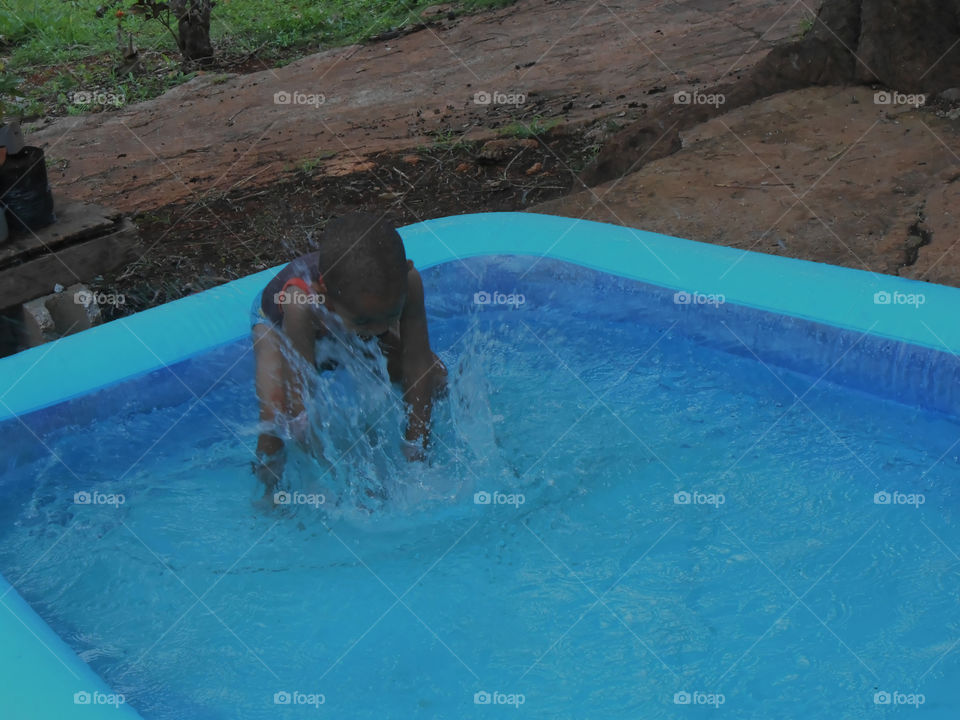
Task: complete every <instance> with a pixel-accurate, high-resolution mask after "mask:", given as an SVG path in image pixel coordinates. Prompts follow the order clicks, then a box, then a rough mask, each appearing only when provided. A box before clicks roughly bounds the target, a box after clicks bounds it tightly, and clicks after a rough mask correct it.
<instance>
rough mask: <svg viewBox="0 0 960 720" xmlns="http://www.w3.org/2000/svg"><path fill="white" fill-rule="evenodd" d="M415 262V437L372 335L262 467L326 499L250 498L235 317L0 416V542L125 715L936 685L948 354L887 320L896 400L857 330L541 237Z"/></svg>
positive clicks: (869, 693)
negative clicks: (524, 247)
mask: <svg viewBox="0 0 960 720" xmlns="http://www.w3.org/2000/svg"><path fill="white" fill-rule="evenodd" d="M424 279H425V285H426V288H427V293H428V311H429V313H430V318H431V328H430V329H431V340H432V344H433V346H434V347H435V349H437V351H438V352H439V353H440V354H441V356H442V357H443V358H444V360H445V361H446V363H447V365H448V367H449V369H450V372H451V378H452V382H451V387H452V392H451V395H450V397H449V398H448V399H447V400H446V401H444V402H443V403H442V404H441V406H440V407H439V408H438V412H437V417H436V428H435V434H436V437H437V440H436V442H435V447H434V451H433V456H432V459H431V462H430V463H429V464H428V465H427V466H424V465H419V464H414V465H411V464H407V463H406V462H405V461H403V460H402V459H401V458H402V456H401V454H400V450H399V437H400V426H401V417H402V416H401V413H400V410H399V408H398V407H397V406H396V404H395V403H394V402H392V401H391V399H390V395H389V394H388V392H387V391H386V390H385V388H384V387H383V386H382V384H380V381H379V380H378V379H377V377H376V376H377V368H376V366H375V365H371V368H370V369H372V372H370V369H367V368H364V367H355V368H353V369H354V372H353V373H352V374H351V373H350V372H348V371H347V370H346V369H344V370H341V371H337V372H335V373H328V374H325V375H324V376H323V377H321V378H320V379H319V380H318V386H317V388H316V393H317V394H316V396H315V400H314V412H315V414H316V417H317V418H318V427H317V432H318V433H320V434H322V435H323V437H324V439H325V440H326V442H327V446H328V453H329V457H328V458H327V459H326V460H321V461H316V460H314V459H311V458H309V457H305V456H299V455H296V454H295V455H294V456H293V457H292V458H291V460H290V470H289V472H288V478H287V479H288V481H289V482H290V484H291V490H292V491H293V492H296V493H300V494H301V495H300V497H305V498H306V497H314V496H320V495H322V496H323V498H324V503H323V504H317V505H316V506H313V505H310V504H303V505H300V506H298V507H294V508H284V509H282V510H274V511H272V512H264V511H262V510H260V509H258V508H256V507H255V506H254V502H253V501H254V500H255V499H256V495H257V492H256V490H257V489H256V485H255V481H254V480H253V478H252V475H251V474H250V469H249V463H250V460H251V459H252V454H251V449H252V447H253V445H254V444H255V440H256V432H257V428H256V424H255V420H254V418H255V416H256V404H255V399H254V396H253V390H252V373H253V362H252V355H251V353H250V352H249V350H250V348H249V343H248V342H243V343H237V344H234V345H231V346H227V347H224V348H220V349H218V350H216V351H213V352H211V353H209V354H207V355H205V356H203V357H201V358H194V359H192V360H190V361H188V362H185V363H182V364H181V365H178V366H176V367H174V368H173V369H172V370H163V371H158V372H156V373H153V374H151V375H149V376H147V377H145V378H141V379H139V380H136V381H131V382H127V383H124V384H123V385H121V386H118V387H115V388H112V389H109V390H106V391H101V392H99V393H97V394H96V395H94V396H92V397H88V398H82V399H80V400H76V401H72V402H70V403H68V404H66V405H65V406H61V407H58V408H51V409H49V410H46V411H41V412H39V413H35V414H34V415H31V416H28V417H27V418H25V421H26V423H27V425H28V426H29V427H30V429H29V430H27V429H25V428H24V427H22V426H20V425H19V423H17V422H13V421H8V422H7V423H5V424H4V426H3V427H2V428H0V430H2V431H3V432H4V435H5V437H7V438H10V441H9V442H8V445H7V446H6V447H5V449H4V451H3V456H2V463H3V465H2V467H4V468H5V469H4V472H3V475H2V479H0V498H2V499H3V502H2V503H0V573H2V574H3V575H4V576H5V577H7V578H8V579H9V580H10V581H11V582H12V583H13V584H14V585H15V587H16V588H17V589H18V590H19V592H20V593H21V594H22V595H23V596H24V597H25V598H26V599H27V600H28V601H29V602H30V604H31V605H32V606H33V607H34V608H35V609H37V611H38V612H39V613H40V615H41V616H42V617H43V618H44V619H46V620H47V621H48V622H49V623H50V624H51V625H52V627H53V628H54V629H55V630H56V631H57V632H58V633H59V634H60V635H61V636H62V637H63V638H64V639H66V640H67V642H68V643H69V644H70V645H71V646H72V647H73V648H74V649H76V650H77V652H78V653H79V654H80V655H81V657H82V658H83V659H84V660H86V661H87V662H88V663H90V665H91V666H92V667H93V668H94V669H95V670H96V671H97V672H98V673H99V674H100V675H101V676H102V677H103V678H104V679H105V680H106V681H107V683H108V684H110V685H111V686H112V687H113V688H114V689H116V690H117V691H118V692H121V693H123V694H124V695H125V697H126V699H127V701H128V702H129V703H130V704H131V705H132V706H133V707H134V708H136V709H137V710H138V711H139V712H140V713H141V714H142V716H143V717H144V718H146V719H147V720H154V719H161V718H170V719H173V718H178V719H179V718H197V719H206V718H209V719H211V720H213V719H217V720H219V719H221V718H222V719H224V720H226V719H227V718H288V717H289V718H299V717H321V716H328V717H338V718H419V717H422V718H463V717H477V718H484V717H489V716H490V715H491V713H492V714H503V713H513V714H517V715H521V714H522V715H524V716H530V717H543V718H593V717H596V718H638V717H643V718H682V717H686V716H687V715H688V714H689V713H706V712H709V713H712V715H711V716H716V717H729V718H738V719H743V720H747V719H751V718H757V719H760V718H764V719H766V718H771V717H786V718H820V717H830V716H836V717H843V718H874V717H888V716H892V715H893V714H894V713H896V712H906V711H910V712H912V711H913V707H911V706H906V707H905V706H904V705H903V703H910V702H914V703H916V705H918V706H919V712H920V713H921V715H922V717H924V718H948V717H950V718H953V717H956V713H957V710H958V708H960V689H958V688H957V686H956V683H955V682H953V681H952V680H953V678H955V677H956V676H957V673H958V671H960V650H958V647H960V646H958V641H960V609H958V605H957V601H956V598H957V596H958V593H960V557H958V552H960V531H958V529H957V515H956V510H957V507H958V496H957V492H956V490H955V485H956V483H955V480H956V478H957V477H958V474H960V460H958V456H960V422H958V420H957V417H955V416H954V415H953V414H951V413H949V412H944V411H943V404H942V403H941V402H940V401H939V400H938V398H942V397H946V396H947V395H948V394H949V393H948V391H947V390H946V389H945V390H944V393H938V392H932V393H931V392H929V390H930V389H931V388H934V389H935V388H936V384H937V383H938V382H943V380H942V378H943V377H950V373H943V372H942V370H943V367H942V366H943V364H944V363H956V359H955V358H952V357H951V356H945V355H939V354H936V353H916V354H913V355H911V354H910V353H911V351H910V350H909V349H904V348H896V349H895V352H898V353H902V354H904V356H910V357H912V358H913V362H912V364H911V365H910V367H911V372H912V373H913V380H915V381H916V382H915V383H914V385H916V386H921V387H924V388H926V389H927V395H926V397H927V400H928V401H926V402H921V399H920V398H919V396H918V397H914V396H912V395H911V394H910V393H911V391H910V387H912V385H911V384H910V383H906V382H905V381H904V379H903V378H898V377H897V376H895V374H893V373H890V372H888V371H885V370H884V365H883V363H882V359H883V358H882V356H883V353H884V352H885V350H884V348H887V349H889V344H887V345H884V344H882V343H879V342H876V341H874V340H873V339H871V338H862V337H855V336H854V337H850V336H846V335H844V334H842V333H836V334H834V335H831V334H830V333H829V332H826V331H824V329H823V328H816V327H803V326H801V325H800V324H798V323H796V322H794V321H789V320H786V319H782V318H774V317H769V316H761V315H758V314H755V313H746V312H743V311H741V310H740V309H737V308H734V307H725V306H720V307H711V306H697V307H694V306H684V305H676V304H674V303H673V302H672V301H671V300H670V295H672V293H671V294H669V295H668V294H665V291H663V292H661V291H657V290H655V289H653V288H650V287H647V286H643V285H640V284H638V283H633V282H631V281H627V280H623V279H619V278H613V277H611V276H607V275H603V274H601V273H598V272H594V271H591V270H586V269H583V268H579V267H575V266H572V265H565V264H563V263H560V262H558V261H551V260H540V261H538V262H534V261H533V260H531V259H528V258H500V259H496V258H478V259H472V260H469V261H466V262H464V263H455V264H448V265H445V266H442V267H439V268H433V269H430V270H427V271H425V272H424ZM476 292H487V293H491V294H492V293H496V292H499V293H502V294H503V295H504V296H508V295H511V294H514V295H517V294H522V295H523V300H524V302H523V303H522V304H520V305H515V306H509V305H494V304H486V305H482V306H479V305H476V304H475V302H474V293H476ZM481 299H483V297H481ZM514 300H517V298H516V297H515V298H514ZM758 328H759V331H758ZM758 333H763V337H760V338H758V337H757V335H758ZM744 343H745V344H744ZM747 345H749V346H750V347H751V348H754V349H753V350H748V349H747V347H746V346H747ZM756 348H760V350H759V351H758V350H757V349H756ZM754 353H756V354H754ZM110 361H111V358H109V357H105V358H104V362H110ZM347 365H350V363H347ZM953 367H954V368H955V366H953ZM938 368H939V370H938ZM858 369H859V370H860V371H861V372H860V373H859V374H858V372H857V370H858ZM885 372H886V375H885V374H884V373H885ZM895 400H900V401H902V402H895ZM907 401H909V402H907ZM320 419H327V420H329V423H328V424H327V425H326V426H324V425H323V423H322V422H319V420H320ZM378 420H379V421H378ZM34 434H35V435H36V436H35V435H34ZM331 463H335V464H334V465H333V469H332V470H330V465H331ZM328 470H330V471H329V472H328ZM370 488H373V489H376V490H378V491H382V492H378V493H375V498H374V499H371V498H370V496H369V494H368V493H367V492H366V490H367V489H370ZM83 492H87V493H94V496H93V497H94V500H96V501H102V502H109V501H115V504H112V505H111V504H92V503H91V504H78V503H76V502H75V497H80V498H81V499H82V498H83V496H76V495H75V494H76V493H83ZM477 493H481V494H480V495H479V496H477V495H476V494H477ZM484 493H486V494H489V497H491V498H495V499H496V500H499V501H502V502H491V503H489V504H478V503H477V502H475V499H481V500H483V499H486V498H487V497H488V495H486V494H484ZM877 493H881V495H877ZM883 493H888V494H889V497H890V498H891V502H889V503H884V502H883V501H884V500H885V499H886V498H887V497H888V495H885V494H883ZM380 495H382V496H384V497H385V499H376V497H379V496H380ZM121 496H122V500H123V502H122V504H121V503H119V500H120V497H121ZM688 499H689V502H686V500H688ZM521 501H522V502H521ZM878 501H879V502H878ZM478 693H479V694H478ZM484 693H489V695H486V694H484ZM884 693H889V694H890V695H889V699H890V701H891V702H890V704H885V703H884V701H885V700H887V699H888V696H887V695H884ZM488 698H490V699H491V703H490V705H497V706H496V707H490V706H488V705H487V704H484V703H483V701H484V700H486V699H488ZM687 699H689V700H690V702H689V704H686V703H685V702H684V701H685V700H687ZM286 700H289V701H290V702H289V703H287V702H285V701H286ZM321 700H322V701H323V702H322V703H321ZM477 701H480V702H477ZM509 703H513V704H514V705H513V706H511V705H510V704H509ZM710 703H712V704H713V706H711V705H710ZM897 703H900V704H899V705H898V704H897Z"/></svg>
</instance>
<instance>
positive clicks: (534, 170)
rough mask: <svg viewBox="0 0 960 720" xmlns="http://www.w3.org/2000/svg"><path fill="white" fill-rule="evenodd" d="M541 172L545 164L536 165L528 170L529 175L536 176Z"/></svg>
mask: <svg viewBox="0 0 960 720" xmlns="http://www.w3.org/2000/svg"><path fill="white" fill-rule="evenodd" d="M541 170H543V163H534V164H533V165H531V166H530V167H528V168H527V175H536V174H537V173H538V172H540V171H541Z"/></svg>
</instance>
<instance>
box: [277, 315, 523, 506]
mask: <svg viewBox="0 0 960 720" xmlns="http://www.w3.org/2000/svg"><path fill="white" fill-rule="evenodd" d="M459 349H460V353H459V354H458V356H456V357H446V358H443V359H444V362H445V363H446V365H447V368H448V392H447V393H446V394H445V395H444V396H442V397H440V398H438V399H437V400H436V401H435V403H434V408H433V417H432V423H431V439H430V443H429V447H428V453H427V458H426V460H424V461H418V462H411V461H409V460H407V458H406V456H405V455H404V452H403V450H404V442H403V433H404V429H405V427H406V420H407V410H406V407H405V404H404V402H403V399H402V389H401V388H400V386H399V385H397V384H392V383H391V382H390V380H389V375H388V372H387V364H386V360H385V358H384V357H383V355H382V353H381V352H380V351H379V349H378V348H377V344H376V341H375V340H371V341H364V340H363V339H361V338H359V337H357V336H356V335H350V334H344V335H340V336H339V337H326V338H323V339H321V340H320V341H319V342H318V344H317V358H318V359H321V358H322V359H323V360H322V361H321V363H320V364H321V366H322V367H326V368H327V369H324V370H322V371H321V372H319V373H315V372H314V373H310V374H309V375H310V376H309V377H308V378H307V380H306V383H305V387H306V392H305V403H304V404H305V407H306V412H307V417H308V420H309V431H308V433H307V441H306V442H305V443H301V444H290V445H291V446H290V447H289V451H288V456H287V463H286V467H285V471H284V485H285V487H286V488H287V489H288V490H289V491H290V492H292V493H302V494H304V495H311V494H312V495H316V494H321V495H323V498H324V502H323V511H324V515H325V516H326V517H327V518H330V517H335V518H339V519H344V520H347V521H351V522H358V523H362V524H365V525H366V524H368V523H370V522H371V520H372V518H374V517H375V518H376V522H378V523H382V521H383V520H384V518H385V517H386V516H393V517H394V518H401V517H406V516H410V515H414V514H420V513H422V512H428V511H435V510H436V509H437V508H438V507H443V506H452V505H457V504H462V503H461V501H462V500H463V499H464V498H466V497H468V496H470V495H471V494H472V492H473V491H474V488H475V487H476V486H477V484H478V483H482V482H483V481H484V480H485V479H487V478H490V477H494V476H499V475H501V474H503V473H504V472H505V471H506V470H505V467H506V465H505V462H504V459H503V457H502V453H501V451H500V448H499V446H498V443H497V439H496V434H495V432H494V416H493V412H492V410H491V406H490V385H489V381H488V374H487V372H488V363H489V360H490V351H489V348H487V346H486V338H485V335H484V333H483V332H482V331H481V329H480V328H479V327H478V326H477V325H476V323H474V324H473V325H472V326H471V328H470V329H469V330H468V331H467V334H466V336H465V338H464V339H463V340H462V341H461V343H460V345H459ZM506 472H508V471H506ZM303 514H304V513H302V512H298V515H301V516H302V515H303Z"/></svg>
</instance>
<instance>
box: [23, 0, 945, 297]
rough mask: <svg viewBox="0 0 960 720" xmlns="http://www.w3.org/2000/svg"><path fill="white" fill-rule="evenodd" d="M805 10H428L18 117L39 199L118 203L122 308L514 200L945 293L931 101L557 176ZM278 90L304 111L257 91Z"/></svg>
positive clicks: (849, 108) (739, 117)
mask: <svg viewBox="0 0 960 720" xmlns="http://www.w3.org/2000/svg"><path fill="white" fill-rule="evenodd" d="M818 6H819V3H816V4H810V5H809V6H808V5H806V4H804V3H790V2H785V1H775V0H745V1H740V2H731V1H730V0H687V1H686V2H684V1H681V0H676V1H674V0H664V1H660V2H650V3H643V4H642V7H637V6H635V4H629V5H628V4H624V5H612V4H611V5H601V4H596V3H591V2H588V1H587V0H563V1H556V0H555V1H553V2H551V1H545V0H521V1H520V2H518V3H517V4H516V5H513V6H511V7H508V8H505V9H503V10H498V11H494V12H488V13H484V14H481V15H476V16H466V17H459V18H457V19H455V20H449V19H447V17H446V16H445V14H444V12H443V9H442V8H440V9H438V10H437V11H436V13H434V14H433V18H432V21H431V24H430V25H429V26H427V27H426V28H424V29H421V30H419V31H417V32H413V33H409V34H405V35H400V36H398V37H393V38H388V39H381V40H379V41H377V42H373V43H369V44H365V45H355V46H351V47H347V48H339V49H335V50H330V51H327V52H324V53H320V54H317V55H313V56H310V57H307V58H304V59H302V60H300V61H298V62H295V63H292V64H290V65H287V66H285V67H283V68H274V69H263V70H261V71H259V72H251V73H247V74H243V75H231V74H217V73H210V74H206V75H203V76H201V77H199V78H197V79H195V80H193V81H191V82H189V83H187V84H186V85H183V86H181V87H179V88H177V89H175V90H173V91H171V92H169V93H167V94H166V95H164V96H162V97H160V98H158V99H156V100H153V101H150V102H146V103H142V104H139V105H135V106H130V107H127V108H124V109H123V110H121V111H118V112H109V113H99V114H95V115H89V116H79V117H64V118H58V119H53V120H49V121H47V122H43V123H39V124H35V125H34V126H33V127H32V128H29V129H28V130H29V132H30V139H31V141H32V142H33V143H35V144H40V145H42V146H43V147H45V148H46V151H47V155H48V158H49V160H50V162H51V180H52V182H53V183H54V186H55V189H56V191H57V192H59V193H61V194H65V195H69V196H71V197H74V198H79V199H89V200H93V201H96V202H100V203H103V204H106V205H110V206H112V207H115V208H118V209H120V210H123V211H125V212H130V213H133V214H134V215H135V218H136V220H137V222H138V224H139V225H140V227H141V229H142V233H143V237H144V249H145V252H144V254H143V256H142V257H141V259H140V260H138V261H137V262H136V263H134V264H133V265H131V266H129V267H126V268H123V269H121V270H120V271H117V272H116V273H112V274H111V275H110V276H108V277H104V278H103V279H102V283H101V286H102V287H103V288H104V289H109V290H112V291H114V292H124V293H125V294H126V295H127V297H128V298H131V301H130V302H129V303H128V305H127V306H126V308H125V309H124V311H125V312H130V311H134V310H139V309H142V308H143V307H146V306H149V305H152V304H156V303H159V302H164V301H167V300H170V299H173V298H175V297H178V296H180V295H183V294H186V293H189V292H192V291H195V290H198V289H202V288H204V287H209V286H210V285H213V284H217V283H220V282H224V281H226V280H229V279H232V278H234V277H238V276H241V275H245V274H248V273H250V272H253V271H256V270H259V269H262V268H263V267H268V266H270V265H273V264H276V263H279V262H282V261H283V260H285V259H287V258H289V257H290V256H291V255H293V254H295V253H297V252H300V251H302V250H304V249H305V248H307V247H308V246H309V244H310V242H311V239H312V238H314V237H315V234H316V231H317V230H319V229H321V228H322V226H323V224H324V222H325V220H326V218H327V217H329V216H330V215H332V214H337V213H341V212H345V211H348V210H351V209H358V208H363V209H381V210H388V209H389V210H391V211H392V212H393V213H394V216H395V217H396V218H397V221H398V222H399V223H403V224H405V223H408V222H416V221H417V220H422V219H428V218H431V217H438V216H443V215H450V214H455V213H462V212H478V211H484V210H524V209H532V210H534V211H537V212H551V213H555V214H560V215H569V216H574V217H582V216H583V217H588V218H591V219H600V220H604V221H609V222H615V223H621V224H625V225H630V226H634V227H638V228H643V229H648V230H656V231H659V232H663V233H666V234H670V235H675V236H682V237H688V238H691V239H695V240H703V241H707V242H717V243H722V244H726V245H732V246H736V247H743V248H751V249H754V250H758V251H762V252H770V253H776V254H784V255H790V256H793V257H802V258H806V259H810V260H819V261H823V262H831V263H838V264H844V265H849V266H851V267H859V268H866V269H869V270H872V271H875V272H885V273H895V274H901V275H905V276H910V277H916V278H920V279H925V280H932V281H936V282H943V283H948V284H954V285H960V261H958V260H957V256H958V253H957V251H956V250H954V249H953V243H954V242H956V241H957V240H958V239H960V235H958V233H957V220H956V216H955V215H956V212H957V211H956V208H957V207H960V204H958V203H957V202H956V200H957V190H958V188H960V183H958V182H956V181H957V177H958V175H960V158H958V154H960V143H958V142H957V140H958V132H960V120H958V119H957V113H956V112H955V109H954V108H953V106H951V105H949V104H945V105H941V106H938V107H926V108H920V109H915V108H912V107H909V106H905V105H877V104H875V103H874V91H873V90H872V89H870V88H867V87H849V88H827V89H823V88H820V89H808V90H801V91H796V92H790V93H783V94H780V95H776V96H773V97H770V98H767V99H765V100H762V101H759V102H756V103H754V104H752V105H748V106H746V107H742V108H739V109H737V110H733V111H731V112H728V113H725V114H722V115H720V116H719V117H716V118H714V119H713V120H710V121H709V122H706V123H704V124H702V125H699V126H695V127H693V128H692V129H689V130H687V131H685V132H684V133H683V134H682V136H681V140H680V141H678V142H677V143H676V147H672V148H670V149H671V150H675V152H672V153H670V154H666V156H665V157H662V158H660V159H657V160H656V161H654V162H651V163H650V164H648V165H646V166H644V167H642V168H640V169H639V170H638V171H636V172H634V173H631V174H629V175H627V176H626V177H624V178H622V179H621V180H618V181H614V182H610V183H605V184H603V185H600V186H598V187H596V188H592V189H587V188H586V186H584V185H583V184H582V183H581V182H580V181H579V180H578V175H579V173H580V172H581V171H582V170H583V168H584V167H585V166H586V165H587V164H588V163H589V162H590V160H591V159H592V158H593V157H594V156H595V155H596V153H597V152H598V151H599V149H600V147H601V146H602V144H603V142H604V140H606V139H607V138H609V137H610V136H611V135H612V134H613V133H615V132H616V131H617V130H619V129H620V128H622V127H624V126H626V125H628V124H629V123H631V122H633V121H636V120H637V119H642V118H643V117H644V115H645V113H647V112H648V109H649V108H650V107H651V106H652V105H654V104H655V103H663V102H664V101H669V100H670V99H671V98H672V96H673V94H674V93H676V92H678V91H693V90H696V89H702V88H707V87H709V86H711V85H714V84H716V83H718V82H721V81H730V80H735V79H736V78H737V77H738V76H739V75H740V74H741V73H742V72H745V71H747V70H749V69H750V68H752V67H754V66H755V65H756V64H757V62H758V61H760V60H761V59H762V58H763V57H764V56H765V55H766V54H767V53H768V52H769V51H770V49H771V48H772V47H773V46H775V45H777V44H778V43H783V42H787V41H789V40H790V39H793V38H795V37H797V36H798V35H800V34H802V33H803V32H804V31H805V28H807V27H808V26H809V21H810V20H811V19H812V17H813V15H812V11H814V10H816V9H817V7H818ZM295 92H297V93H302V94H303V95H304V96H309V95H316V96H319V95H322V96H323V101H322V102H320V100H319V97H318V98H316V99H315V100H316V101H315V102H313V103H312V104H311V103H310V102H309V98H307V97H301V98H300V99H301V100H305V101H306V102H305V104H296V103H295V102H291V103H287V104H283V103H280V104H278V103H276V102H275V94H276V93H295ZM477 93H487V94H491V95H492V94H494V93H501V94H503V95H506V96H509V95H512V96H514V97H513V98H512V99H513V100H517V99H520V98H518V97H517V96H520V95H522V96H524V97H523V100H524V102H522V103H519V104H497V103H496V102H491V103H490V104H478V103H476V102H475V97H476V94H477ZM280 99H281V100H283V99H285V96H280ZM480 99H483V96H481V98H480ZM500 99H501V100H510V99H511V98H504V97H501V98H500ZM491 141H492V142H491Z"/></svg>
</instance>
